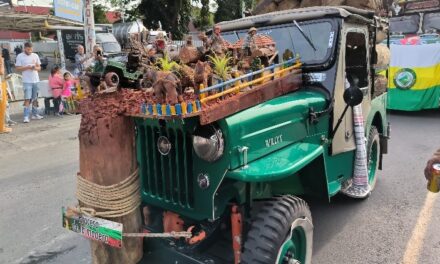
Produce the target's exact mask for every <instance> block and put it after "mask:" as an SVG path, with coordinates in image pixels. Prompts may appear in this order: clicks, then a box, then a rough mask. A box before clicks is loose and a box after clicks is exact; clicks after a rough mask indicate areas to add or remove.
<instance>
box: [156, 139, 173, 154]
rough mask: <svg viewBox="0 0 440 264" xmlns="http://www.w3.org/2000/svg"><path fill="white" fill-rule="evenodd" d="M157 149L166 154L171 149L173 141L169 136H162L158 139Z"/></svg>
mask: <svg viewBox="0 0 440 264" xmlns="http://www.w3.org/2000/svg"><path fill="white" fill-rule="evenodd" d="M157 150H159V152H160V154H162V155H164V156H166V155H168V154H169V153H170V151H171V143H170V141H169V140H168V138H167V137H164V136H161V137H159V139H158V140H157Z"/></svg>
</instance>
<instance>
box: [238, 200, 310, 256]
mask: <svg viewBox="0 0 440 264" xmlns="http://www.w3.org/2000/svg"><path fill="white" fill-rule="evenodd" d="M312 245H313V224H312V217H311V213H310V209H309V207H308V206H307V204H306V202H305V201H303V200H302V199H299V198H297V197H295V196H291V195H283V196H277V197H274V198H272V199H271V200H268V201H265V202H264V204H263V206H262V207H261V209H260V210H259V212H258V213H257V214H256V215H255V216H254V217H253V218H252V222H251V226H250V230H249V232H248V234H247V240H246V242H245V243H244V247H243V254H242V258H241V263H242V264H297V263H301V264H310V263H311V258H312Z"/></svg>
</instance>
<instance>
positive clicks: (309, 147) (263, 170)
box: [226, 142, 324, 182]
mask: <svg viewBox="0 0 440 264" xmlns="http://www.w3.org/2000/svg"><path fill="white" fill-rule="evenodd" d="M323 152H324V148H323V146H322V145H318V144H312V143H305V142H298V143H295V144H292V145H289V146H287V147H285V148H283V149H280V150H279V151H276V152H274V153H271V154H269V155H267V156H264V157H262V158H260V159H258V160H255V161H253V162H251V163H249V164H248V165H247V166H246V167H241V168H237V169H235V170H231V171H228V172H227V173H226V177H228V178H231V179H234V180H237V181H243V182H269V181H278V180H281V179H284V178H286V177H288V176H291V175H293V174H295V173H296V172H298V171H299V170H301V169H302V168H304V167H305V166H306V165H307V164H309V163H310V162H312V161H313V160H315V159H316V158H317V157H318V156H320V155H322V154H323Z"/></svg>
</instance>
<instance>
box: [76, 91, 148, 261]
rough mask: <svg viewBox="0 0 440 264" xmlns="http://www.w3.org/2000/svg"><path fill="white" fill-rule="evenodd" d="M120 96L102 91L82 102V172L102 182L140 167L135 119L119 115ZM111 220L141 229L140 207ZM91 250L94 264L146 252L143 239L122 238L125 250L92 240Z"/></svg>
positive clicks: (118, 178) (111, 181)
mask: <svg viewBox="0 0 440 264" xmlns="http://www.w3.org/2000/svg"><path fill="white" fill-rule="evenodd" d="M117 98H118V94H117V93H113V94H101V95H98V96H93V97H91V98H87V99H85V100H83V101H82V102H81V105H80V111H81V114H82V119H81V127H80V131H79V143H80V174H81V176H82V177H83V178H85V179H87V180H89V181H91V182H94V183H96V184H99V185H112V184H116V183H119V182H121V181H122V180H124V179H125V178H127V177H128V176H129V175H130V174H131V173H132V172H133V171H134V170H135V169H136V167H137V161H136V151H135V139H134V131H135V130H134V122H133V120H132V119H131V118H130V117H125V116H122V115H120V113H121V107H120V101H119V100H118V99H117ZM98 211H99V209H98ZM109 220H111V221H115V222H119V223H122V224H123V232H124V233H137V232H140V231H141V215H140V210H135V211H134V212H132V213H130V214H128V215H125V216H123V217H118V218H109ZM91 249H92V259H93V263H99V264H105V263H127V264H131V263H137V262H139V261H140V259H141V258H142V253H143V249H142V239H141V238H123V242H122V249H118V248H112V247H109V246H107V245H105V244H103V243H99V242H95V241H91Z"/></svg>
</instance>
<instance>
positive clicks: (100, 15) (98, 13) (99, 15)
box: [93, 4, 109, 24]
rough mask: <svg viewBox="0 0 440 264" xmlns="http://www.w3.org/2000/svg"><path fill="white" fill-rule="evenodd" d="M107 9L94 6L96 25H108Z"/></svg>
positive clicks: (99, 5)
mask: <svg viewBox="0 0 440 264" xmlns="http://www.w3.org/2000/svg"><path fill="white" fill-rule="evenodd" d="M107 11H108V10H107V8H106V7H105V6H103V5H101V4H94V5H93V16H94V17H95V23H96V24H108V23H109V22H108V20H107V17H106V16H105V14H106V13H107Z"/></svg>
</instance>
